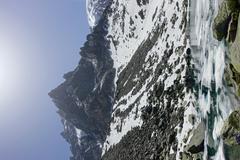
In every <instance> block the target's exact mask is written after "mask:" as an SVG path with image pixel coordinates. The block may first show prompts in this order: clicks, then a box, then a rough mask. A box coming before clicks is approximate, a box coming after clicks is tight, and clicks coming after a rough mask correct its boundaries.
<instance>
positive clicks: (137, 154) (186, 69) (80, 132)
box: [49, 0, 240, 160]
mask: <svg viewBox="0 0 240 160" xmlns="http://www.w3.org/2000/svg"><path fill="white" fill-rule="evenodd" d="M94 2H95V3H97V1H96V0H95V1H94ZM99 2H102V1H99ZM217 3H218V1H217V0H204V2H202V1H194V0H192V1H188V0H161V1H160V0H151V1H150V0H113V1H112V2H111V4H110V3H109V6H108V7H106V9H105V11H104V13H103V16H102V17H101V19H100V21H99V22H98V24H96V26H95V27H93V28H92V33H90V34H89V35H88V36H87V41H86V43H85V44H84V47H82V48H81V51H80V54H81V60H80V62H79V65H78V66H77V68H76V69H75V70H74V71H73V72H70V73H67V74H66V75H65V76H64V78H65V79H66V80H65V82H64V83H63V84H61V85H60V86H59V87H57V88H56V89H54V90H53V91H52V92H51V93H50V94H49V95H50V96H51V97H52V99H53V101H54V103H55V104H56V105H57V107H58V108H59V114H60V116H61V117H62V122H63V124H64V132H63V133H62V135H63V137H64V138H65V139H66V140H67V141H68V142H69V143H70V144H71V150H72V153H73V157H72V158H71V159H73V160H99V159H103V160H146V159H152V160H158V159H162V160H164V159H166V160H167V159H168V160H179V159H184V160H199V159H200V160H202V159H214V160H224V159H225V156H226V158H227V159H229V157H236V155H235V154H236V152H234V153H231V152H229V148H231V147H232V146H229V145H228V144H229V143H228V142H229V140H230V141H231V144H234V145H235V146H234V147H235V148H234V147H233V148H234V149H236V148H238V146H237V145H238V144H239V143H238V139H234V138H233V135H238V134H237V133H238V128H236V126H232V125H234V124H235V120H232V119H234V117H236V116H234V115H237V114H238V111H236V112H233V111H234V110H235V109H236V108H238V106H236V104H238V100H237V98H236V96H235V92H236V89H237V87H238V83H239V82H238V81H239V78H238V77H239V75H240V74H239V73H238V72H237V71H238V68H237V66H238V62H237V65H235V64H236V63H234V61H232V62H231V63H229V65H226V64H228V63H226V62H227V60H226V59H225V57H226V56H227V55H226V53H227V50H228V49H229V50H230V51H231V50H234V53H233V51H231V53H232V54H231V55H235V57H238V56H237V55H238V53H239V51H238V48H239V44H238V40H239V36H238V33H239V31H238V29H237V28H239V26H238V23H237V19H238V17H237V18H236V17H235V16H234V15H237V14H236V13H235V12H237V13H238V14H239V10H238V9H236V8H237V7H238V6H237V5H236V4H238V2H237V1H234V0H226V2H225V1H223V3H221V5H222V6H223V7H220V8H221V9H223V10H224V9H226V11H227V12H226V13H224V14H223V15H217V11H218V6H216V4H217ZM219 4H220V3H219ZM229 4H230V5H229ZM224 5H225V6H224ZM229 6H231V7H233V6H234V7H233V8H234V9H232V8H231V9H232V10H234V11H232V10H231V9H229ZM88 9H89V8H88ZM221 9H220V10H221ZM215 15H217V16H216V17H215ZM229 26H230V27H229ZM213 36H214V37H215V38H216V39H214V37H213ZM222 39H225V40H227V41H228V43H229V45H225V43H223V42H220V41H218V40H222ZM230 57H231V56H230ZM232 59H233V60H237V58H232ZM233 69H234V70H233ZM235 70H237V71H235ZM230 71H231V72H230ZM231 83H234V84H235V89H234V87H231V86H233V85H226V84H231ZM232 99H234V100H233V101H232ZM231 102H232V103H231ZM235 102H236V103H235ZM232 112H233V115H232V114H231V113H232ZM231 117H233V118H231ZM229 118H230V119H231V120H229ZM228 122H229V123H228ZM232 122H233V123H232ZM227 124H230V125H227ZM234 127H235V128H234ZM229 128H230V130H231V131H232V132H230V133H229V134H226V133H227V132H228V131H229ZM232 141H234V142H233V143H232ZM224 148H226V152H225V151H224ZM225 153H226V155H224V154H225ZM230 160H232V159H231V158H230Z"/></svg>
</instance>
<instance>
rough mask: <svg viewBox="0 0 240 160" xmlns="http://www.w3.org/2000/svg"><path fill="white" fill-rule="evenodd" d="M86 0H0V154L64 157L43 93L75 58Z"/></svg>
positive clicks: (12, 158) (42, 159)
mask: <svg viewBox="0 0 240 160" xmlns="http://www.w3.org/2000/svg"><path fill="white" fill-rule="evenodd" d="M88 32H89V31H88V24H87V17H86V15H85V0H0V160H67V159H68V158H69V155H70V151H69V146H68V144H67V143H66V142H65V140H64V139H63V138H62V137H61V136H60V132H61V131H62V130H63V127H62V124H61V123H60V118H59V117H58V115H57V114H56V113H55V112H56V108H55V106H54V105H53V104H52V102H51V100H50V99H49V97H48V95H47V93H48V92H49V91H50V90H51V89H53V88H54V87H56V86H57V85H58V84H60V83H61V82H62V81H63V79H62V75H63V74H64V73H65V72H68V71H70V70H72V69H73V68H74V67H75V66H76V65H77V63H78V61H79V58H80V57H79V54H78V52H79V48H80V47H81V46H82V44H83V42H84V41H85V36H86V34H87V33H88Z"/></svg>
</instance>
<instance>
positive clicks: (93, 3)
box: [86, 0, 112, 28]
mask: <svg viewBox="0 0 240 160" xmlns="http://www.w3.org/2000/svg"><path fill="white" fill-rule="evenodd" d="M111 1H112V0H86V10H87V16H88V23H89V26H90V27H91V28H94V27H95V26H96V25H97V24H98V21H99V20H100V19H101V17H102V15H103V12H104V10H105V9H106V7H107V6H109V4H110V3H111Z"/></svg>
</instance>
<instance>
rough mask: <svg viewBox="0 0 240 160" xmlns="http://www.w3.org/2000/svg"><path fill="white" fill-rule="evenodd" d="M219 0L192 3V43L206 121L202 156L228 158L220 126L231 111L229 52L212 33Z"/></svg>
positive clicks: (216, 159) (201, 111)
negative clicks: (227, 83) (226, 79)
mask: <svg viewBox="0 0 240 160" xmlns="http://www.w3.org/2000/svg"><path fill="white" fill-rule="evenodd" d="M219 3H220V1H219V0H201V1H195V0H192V1H191V2H190V3H189V5H190V6H189V7H190V8H189V10H190V12H189V13H190V14H189V19H190V21H189V29H190V32H189V36H190V46H191V48H192V51H193V52H194V53H193V55H195V56H196V57H195V58H196V59H197V60H198V62H197V63H198V68H199V74H198V83H199V97H198V103H199V109H198V118H199V119H200V121H203V122H204V123H205V126H206V129H205V140H204V155H203V159H204V160H208V159H214V160H225V157H224V147H223V142H222V139H221V136H220V134H221V129H222V127H223V124H224V120H226V119H227V117H228V116H229V115H230V114H231V112H232V109H231V102H230V97H229V93H228V89H227V88H226V87H225V85H224V80H223V79H224V78H223V76H224V69H225V63H226V52H227V49H226V47H225V43H224V41H222V42H219V41H217V40H216V39H214V37H213V34H212V27H211V26H212V23H213V19H214V16H215V15H216V13H217V10H218V7H219Z"/></svg>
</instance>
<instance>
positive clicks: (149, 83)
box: [104, 0, 187, 152]
mask: <svg viewBox="0 0 240 160" xmlns="http://www.w3.org/2000/svg"><path fill="white" fill-rule="evenodd" d="M186 10H187V6H186V5H184V1H181V0H180V1H179V0H177V1H159V0H152V1H148V0H145V1H144V0H143V1H142V0H138V1H125V0H118V1H115V2H114V3H113V4H112V5H111V11H112V14H111V15H110V16H109V18H108V19H109V23H110V24H109V35H108V37H110V39H111V51H112V58H113V60H114V67H115V68H116V70H117V73H116V74H117V75H116V78H115V80H116V85H117V87H116V88H117V91H116V94H117V95H116V101H115V104H114V106H113V113H112V122H111V125H110V134H109V135H108V137H107V139H106V142H105V144H104V152H105V151H107V150H108V149H109V147H110V146H112V145H114V144H116V143H118V142H119V141H120V140H121V138H122V137H123V136H124V135H126V133H127V132H128V131H130V130H131V129H132V128H134V127H137V126H141V125H142V123H143V122H142V119H141V114H142V113H141V110H142V109H143V108H144V107H146V106H147V105H148V98H149V94H150V91H152V90H153V87H154V86H156V85H157V84H159V83H163V84H165V85H164V91H167V90H169V88H171V87H174V85H175V84H174V82H175V81H177V80H178V81H179V83H182V84H184V76H185V74H186V73H185V72H186V61H185V55H186V54H185V53H186V45H187V39H186V35H185V29H186V28H185V26H186V23H187V22H186V17H185V15H186ZM163 64H164V66H162V65H163ZM159 72H161V73H159ZM176 72H179V73H176ZM183 94H184V93H183ZM162 98H166V97H164V96H162ZM182 101H184V100H182ZM157 107H161V105H160V104H159V105H158V106H157ZM175 107H176V108H178V107H181V103H180V102H179V104H177V105H176V106H175ZM122 115H123V116H122Z"/></svg>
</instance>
